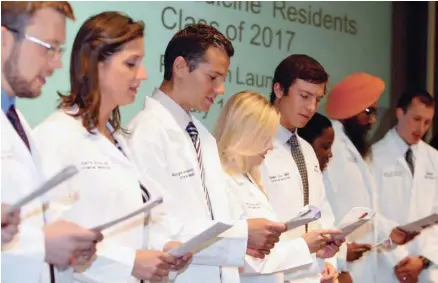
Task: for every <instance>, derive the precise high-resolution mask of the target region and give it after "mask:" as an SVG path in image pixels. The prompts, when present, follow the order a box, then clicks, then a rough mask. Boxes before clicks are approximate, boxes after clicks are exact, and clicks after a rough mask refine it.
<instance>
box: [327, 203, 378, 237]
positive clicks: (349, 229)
mask: <svg viewBox="0 0 438 283" xmlns="http://www.w3.org/2000/svg"><path fill="white" fill-rule="evenodd" d="M375 214H376V213H375V212H374V211H373V210H372V209H370V208H366V207H353V208H352V209H351V210H350V212H348V213H347V214H346V215H345V217H344V219H342V221H341V223H339V225H338V226H337V228H338V229H339V230H341V231H342V234H340V235H333V237H334V238H335V239H340V238H345V237H346V236H348V235H349V234H351V233H353V232H354V231H355V230H356V229H357V228H359V227H360V226H362V225H364V224H365V223H367V222H368V221H370V220H371V219H372V218H373V217H374V215H375Z"/></svg>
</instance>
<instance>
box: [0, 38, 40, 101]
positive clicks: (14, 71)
mask: <svg viewBox="0 0 438 283" xmlns="http://www.w3.org/2000/svg"><path fill="white" fill-rule="evenodd" d="M18 49H19V46H14V50H13V51H12V53H11V56H10V57H9V58H8V60H6V62H5V69H4V70H3V74H4V77H5V80H6V81H7V82H8V84H9V86H10V87H11V90H12V91H13V92H14V94H15V96H16V97H24V98H34V97H36V96H38V94H36V93H33V92H32V91H31V90H30V85H29V82H27V81H26V80H25V79H24V78H23V77H22V76H21V74H20V72H19V70H18V67H17V66H18V56H19V54H18Z"/></svg>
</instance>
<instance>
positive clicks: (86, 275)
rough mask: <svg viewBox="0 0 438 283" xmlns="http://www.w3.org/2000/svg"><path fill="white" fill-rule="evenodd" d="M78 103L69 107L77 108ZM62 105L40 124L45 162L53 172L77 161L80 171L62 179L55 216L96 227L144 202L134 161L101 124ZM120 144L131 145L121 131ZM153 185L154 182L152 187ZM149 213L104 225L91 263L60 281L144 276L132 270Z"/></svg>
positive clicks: (37, 136)
mask: <svg viewBox="0 0 438 283" xmlns="http://www.w3.org/2000/svg"><path fill="white" fill-rule="evenodd" d="M76 111H77V109H76V108H72V109H70V110H68V111H67V112H68V113H76ZM67 112H66V111H64V110H58V111H56V112H55V113H53V114H52V115H50V116H49V117H48V118H47V119H46V120H45V121H43V122H42V123H41V124H40V125H38V126H37V127H36V129H35V141H36V144H37V146H38V148H39V150H40V152H41V154H42V155H43V156H44V157H45V158H44V160H43V162H42V164H43V168H44V170H45V171H46V172H47V174H53V173H55V172H58V171H60V170H62V169H63V168H64V167H65V166H67V165H70V164H74V165H77V166H78V167H79V169H80V173H79V174H78V175H76V176H75V177H73V178H71V179H70V180H68V181H66V182H65V183H63V184H61V187H60V188H57V189H56V190H55V191H54V193H53V194H51V195H50V197H51V199H52V205H51V208H50V209H49V215H50V216H49V218H50V220H51V221H53V220H56V219H65V220H68V221H71V222H74V223H77V224H79V225H81V226H83V227H87V228H92V227H94V226H97V225H99V224H102V223H105V222H107V221H110V220H113V219H115V218H117V217H120V216H122V215H124V214H127V213H129V212H131V211H133V210H134V209H136V208H137V207H140V206H141V205H142V203H143V201H142V197H141V191H140V186H139V182H140V181H142V183H144V185H145V186H146V187H148V183H146V182H144V180H142V178H141V177H140V174H139V172H138V171H137V170H136V169H135V167H134V165H133V164H132V163H131V162H130V161H129V160H128V159H127V158H126V157H125V155H123V154H122V152H120V151H119V150H118V149H117V147H116V146H115V145H113V144H112V143H111V142H110V141H109V140H108V139H107V138H105V137H104V136H103V135H101V134H100V133H99V132H98V131H97V130H95V131H94V132H95V133H96V134H91V133H89V132H87V130H86V129H85V128H84V127H83V126H82V120H81V119H80V118H78V119H76V118H73V117H72V116H70V115H68V114H67ZM115 138H116V139H117V140H118V142H119V144H120V146H121V147H122V148H123V150H124V152H125V153H126V154H127V155H128V156H129V150H128V148H127V146H126V144H125V141H124V139H123V137H122V136H121V135H120V134H117V133H116V134H115ZM149 189H150V188H149ZM144 223H145V215H144V214H140V215H137V216H135V217H133V218H131V219H129V220H127V221H125V222H122V223H119V224H117V225H115V226H114V227H111V228H109V229H108V230H104V231H103V234H104V237H105V238H104V240H103V241H102V242H101V243H99V244H98V246H97V253H96V255H97V256H96V257H95V259H94V260H93V262H92V264H91V266H86V267H83V268H82V267H79V268H77V269H76V272H75V273H74V275H73V271H72V269H71V268H70V269H67V270H66V271H59V272H57V274H56V279H57V283H62V282H72V280H73V279H72V277H73V276H74V282H105V283H108V282H114V283H119V282H138V281H139V280H137V279H136V278H134V277H133V276H131V272H132V269H133V266H134V261H135V253H136V250H139V249H142V248H143V247H144V245H143V244H144V241H145V239H144V238H145V235H146V232H145V231H144Z"/></svg>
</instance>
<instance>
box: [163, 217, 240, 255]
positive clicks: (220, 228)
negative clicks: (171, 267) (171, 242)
mask: <svg viewBox="0 0 438 283" xmlns="http://www.w3.org/2000/svg"><path fill="white" fill-rule="evenodd" d="M231 227H232V225H230V224H226V223H223V222H216V223H214V224H213V225H211V226H210V227H208V228H207V229H205V230H204V231H202V232H201V233H199V234H198V235H196V236H194V237H193V238H191V239H190V240H188V241H187V242H185V243H184V244H183V245H182V246H180V247H178V248H174V249H171V250H170V251H169V253H170V254H171V255H173V256H176V257H182V256H183V255H185V254H187V253H193V254H195V253H197V252H198V251H200V250H201V249H202V248H203V247H205V246H207V245H208V244H209V243H210V242H212V241H213V240H214V239H215V238H216V237H217V236H218V235H220V234H222V233H223V232H225V231H227V230H228V229H230V228H231Z"/></svg>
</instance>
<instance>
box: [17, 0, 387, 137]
mask: <svg viewBox="0 0 438 283" xmlns="http://www.w3.org/2000/svg"><path fill="white" fill-rule="evenodd" d="M72 4H73V8H74V11H75V14H76V17H77V20H76V22H70V23H68V28H67V32H68V35H67V42H66V47H67V52H66V54H65V55H64V57H63V63H64V67H63V69H62V70H59V71H57V72H55V74H54V76H53V77H52V78H50V79H49V80H48V81H47V85H46V86H45V87H44V88H43V93H42V96H41V97H40V98H38V99H36V100H34V101H24V100H21V101H19V102H18V107H19V108H20V109H21V111H22V112H24V114H25V115H26V117H27V119H28V121H29V123H30V124H31V126H35V125H37V124H38V123H40V122H41V121H42V120H43V119H44V118H45V117H47V116H48V115H49V114H50V113H51V112H53V111H54V109H55V106H56V103H57V99H58V97H57V95H56V91H57V90H60V91H63V92H65V91H68V90H69V86H68V81H69V80H68V68H69V66H68V65H69V64H68V62H69V56H70V50H71V46H72V44H73V39H74V36H75V34H76V32H77V30H78V29H79V27H80V25H81V24H82V22H83V21H84V20H85V19H86V18H88V17H89V16H91V15H93V14H96V13H99V12H101V11H105V10H117V11H122V12H125V13H127V14H129V15H130V16H131V17H133V18H134V19H136V20H143V21H144V22H145V23H146V38H145V39H146V58H145V61H144V64H145V66H146V69H147V71H148V75H149V79H148V81H145V82H143V84H142V86H141V88H140V91H139V93H138V97H137V100H136V102H135V103H134V104H132V105H129V106H125V107H123V108H122V115H123V124H126V123H127V122H128V121H129V120H130V119H131V118H132V117H133V116H134V115H135V114H136V113H137V112H138V111H139V110H140V109H141V108H142V107H143V103H144V97H145V96H146V95H150V94H151V92H152V91H153V89H154V88H155V87H158V86H159V85H160V83H161V80H162V77H163V69H162V66H161V55H162V54H163V52H164V50H165V48H166V45H167V43H168V41H169V40H170V38H171V37H172V35H173V34H174V33H175V32H177V30H178V29H180V28H183V27H184V26H185V25H186V24H191V23H194V22H202V23H209V24H211V25H214V26H216V27H218V28H219V30H220V31H222V32H223V33H225V34H226V35H227V36H228V37H229V38H230V39H231V40H232V42H233V44H234V47H235V50H236V52H235V56H234V57H233V58H232V61H231V66H230V70H229V76H228V78H227V85H226V94H225V95H224V96H223V99H220V98H218V99H217V101H216V103H215V104H214V105H213V106H212V108H211V110H210V112H209V113H206V114H205V113H197V114H196V115H197V116H198V117H201V118H202V119H204V122H205V124H206V125H207V126H208V127H209V128H210V129H211V128H212V127H213V125H214V123H215V120H216V117H217V116H218V112H219V110H220V108H221V106H222V105H223V102H224V101H225V100H226V99H227V98H228V97H229V96H231V95H232V94H234V93H236V92H238V91H241V90H244V89H252V90H257V91H259V92H261V93H263V94H265V95H266V96H269V93H270V91H271V80H272V76H273V73H274V70H275V67H276V66H277V64H278V63H279V62H280V61H281V60H282V59H283V58H285V57H286V56H288V55H290V54H292V53H305V54H308V55H310V56H312V57H314V58H316V59H317V60H318V61H320V62H321V63H322V65H323V66H324V67H325V68H326V70H327V71H328V72H329V74H330V85H329V88H330V86H332V85H333V84H334V83H336V82H337V81H339V80H340V79H341V78H343V77H344V76H346V75H348V74H349V73H351V72H357V71H365V72H369V73H371V74H374V75H377V76H380V77H382V78H383V79H384V81H385V82H386V84H387V88H386V91H385V94H384V96H383V97H382V99H381V100H380V102H379V106H380V107H383V108H387V107H388V105H389V85H390V44H391V3H390V2H356V1H350V2H281V1H280V2H257V1H253V2H233V1H217V2H211V1H207V2H101V1H98V2H93V1H90V2H72ZM320 110H322V109H320Z"/></svg>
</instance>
